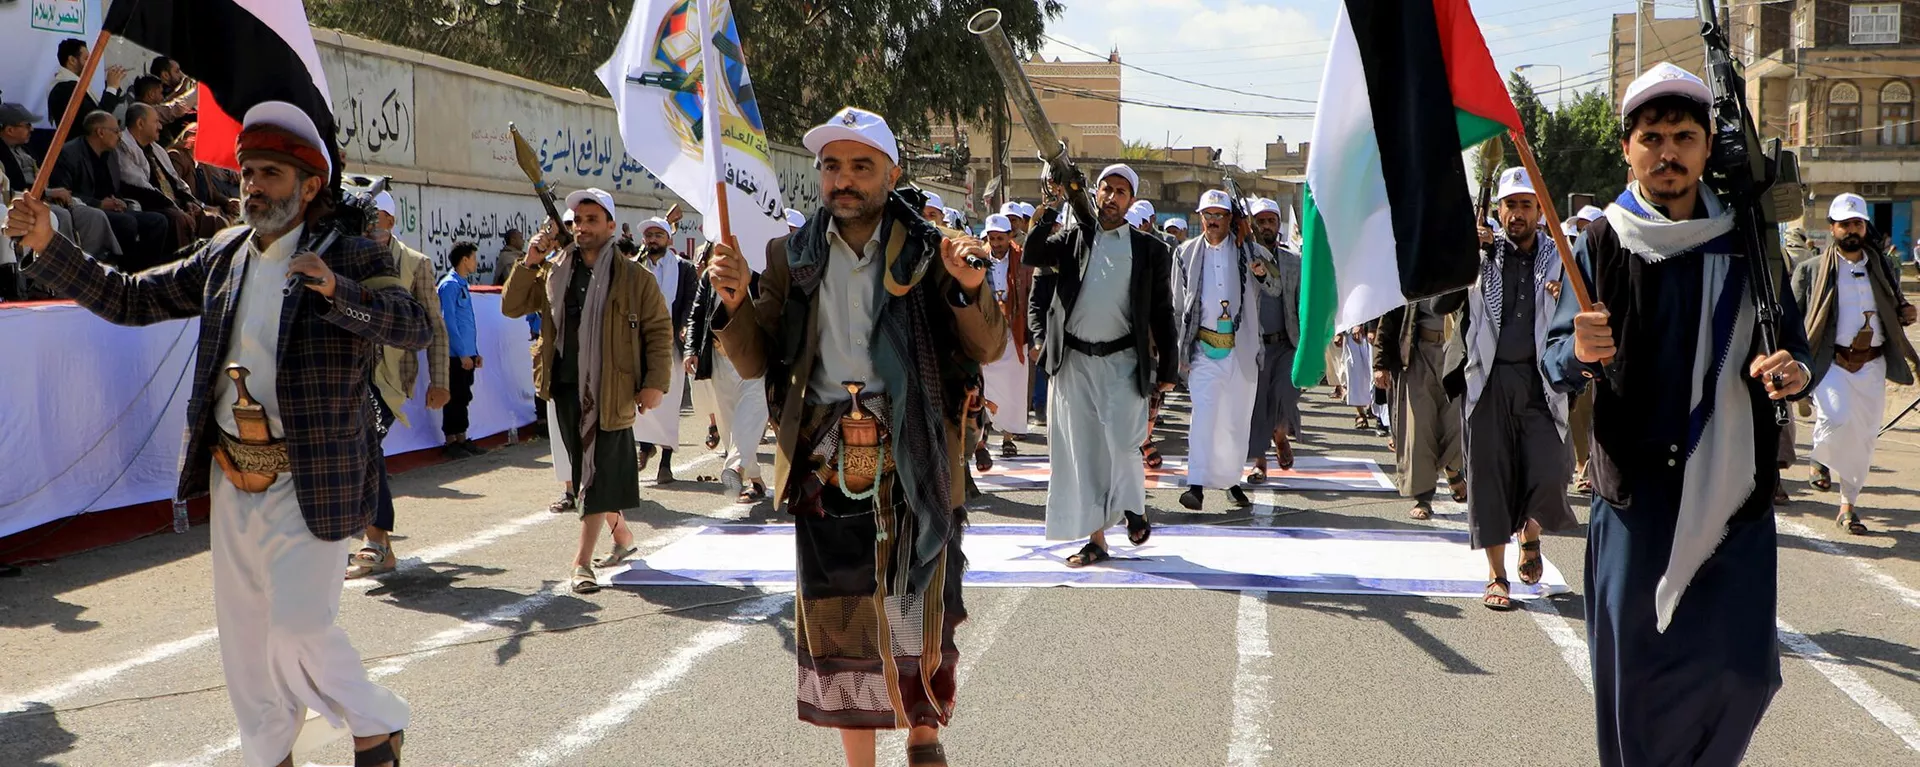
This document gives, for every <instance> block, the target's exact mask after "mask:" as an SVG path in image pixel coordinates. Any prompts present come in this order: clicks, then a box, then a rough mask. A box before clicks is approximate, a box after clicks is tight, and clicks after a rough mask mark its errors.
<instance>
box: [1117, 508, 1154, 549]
mask: <svg viewBox="0 0 1920 767" xmlns="http://www.w3.org/2000/svg"><path fill="white" fill-rule="evenodd" d="M1120 513H1121V514H1124V515H1126V518H1127V542H1128V543H1131V544H1133V545H1135V546H1140V545H1143V544H1145V543H1146V542H1147V539H1148V538H1152V537H1153V524H1152V523H1150V522H1148V521H1147V515H1145V514H1135V513H1133V512H1131V511H1122V512H1120Z"/></svg>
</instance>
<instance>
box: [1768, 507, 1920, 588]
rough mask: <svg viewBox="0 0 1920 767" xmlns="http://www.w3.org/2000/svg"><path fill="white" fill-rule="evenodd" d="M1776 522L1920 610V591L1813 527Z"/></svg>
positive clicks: (1786, 521) (1789, 521) (1786, 530)
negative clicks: (1854, 554)
mask: <svg viewBox="0 0 1920 767" xmlns="http://www.w3.org/2000/svg"><path fill="white" fill-rule="evenodd" d="M1775 520H1776V522H1777V524H1778V525H1779V527H1780V532H1783V533H1786V534H1788V535H1791V536H1794V537H1796V538H1804V539H1806V541H1807V543H1810V544H1813V547H1814V548H1816V549H1819V550H1820V551H1821V553H1824V554H1829V555H1832V556H1835V557H1839V558H1840V559H1842V560H1845V561H1846V563H1847V564H1850V565H1853V569H1855V570H1858V571H1860V577H1862V578H1864V579H1866V581H1867V582H1868V583H1871V584H1873V585H1875V586H1879V587H1880V588H1883V589H1886V590H1887V591H1888V592H1891V593H1892V594H1893V595H1894V596H1895V597H1898V598H1899V599H1900V601H1902V602H1905V603H1906V604H1907V606H1908V607H1911V608H1914V609H1916V610H1920V590H1916V589H1913V588H1909V587H1908V586H1907V585H1906V584H1904V583H1901V582H1900V581H1899V580H1897V579H1895V578H1894V577H1893V576H1891V575H1888V574H1886V573H1883V572H1880V568H1878V567H1874V566H1873V563H1872V562H1869V561H1867V560H1865V559H1862V558H1860V557H1856V556H1853V555H1851V554H1848V553H1847V552H1846V550H1845V549H1842V548H1840V546H1839V545H1838V544H1836V543H1834V542H1832V541H1829V540H1827V539H1825V538H1823V537H1821V536H1820V534H1819V533H1817V532H1814V530H1813V528H1811V527H1807V526H1806V525H1803V524H1800V523H1799V522H1794V521H1792V520H1788V519H1779V518H1777V517H1776V518H1775Z"/></svg>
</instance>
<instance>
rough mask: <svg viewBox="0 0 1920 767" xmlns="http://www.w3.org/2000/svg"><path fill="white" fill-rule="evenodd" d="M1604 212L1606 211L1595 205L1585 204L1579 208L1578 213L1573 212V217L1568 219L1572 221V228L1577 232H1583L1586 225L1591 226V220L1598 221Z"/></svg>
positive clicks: (1585, 229)
mask: <svg viewBox="0 0 1920 767" xmlns="http://www.w3.org/2000/svg"><path fill="white" fill-rule="evenodd" d="M1606 214H1607V213H1606V211H1603V210H1601V209H1599V208H1597V207H1594V206H1592V205H1585V206H1582V207H1581V208H1580V212H1579V213H1576V214H1574V216H1573V218H1571V219H1568V220H1569V221H1572V222H1573V228H1574V229H1575V230H1576V231H1577V232H1585V231H1587V227H1589V226H1592V225H1593V222H1595V221H1599V220H1600V217H1602V216H1605V215H1606Z"/></svg>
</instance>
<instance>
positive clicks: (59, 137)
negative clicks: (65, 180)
mask: <svg viewBox="0 0 1920 767" xmlns="http://www.w3.org/2000/svg"><path fill="white" fill-rule="evenodd" d="M111 39H113V35H111V34H109V33H108V32H107V31H106V30H104V29H102V30H100V35H99V36H98V37H95V38H94V39H93V48H92V49H90V50H88V51H87V64H86V66H84V67H81V68H80V82H79V83H77V84H75V85H74V88H73V96H72V97H70V98H68V99H67V111H66V112H65V113H63V114H61V115H60V119H59V120H58V121H57V122H55V123H54V127H53V143H52V144H51V145H49V146H48V147H47V157H46V159H45V160H44V161H42V162H41V163H40V172H39V173H38V174H36V175H35V176H34V177H33V190H32V191H29V192H27V196H28V197H32V198H33V199H35V200H38V199H40V195H41V194H43V193H45V192H46V191H47V180H48V179H51V178H53V163H54V161H56V160H59V159H60V147H61V145H63V144H66V143H67V134H68V133H71V132H72V131H73V119H74V117H75V116H76V115H75V113H77V112H79V111H80V104H81V103H82V102H83V101H85V100H86V98H87V88H88V87H89V86H90V85H91V84H92V83H93V73H94V71H95V70H97V69H99V68H100V56H101V55H103V54H105V53H106V52H107V41H108V40H111Z"/></svg>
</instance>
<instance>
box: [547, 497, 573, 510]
mask: <svg viewBox="0 0 1920 767" xmlns="http://www.w3.org/2000/svg"><path fill="white" fill-rule="evenodd" d="M547 511H551V512H553V513H555V514H565V513H567V512H569V511H573V493H567V494H565V495H562V496H560V500H557V501H554V502H553V503H549V504H547Z"/></svg>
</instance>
